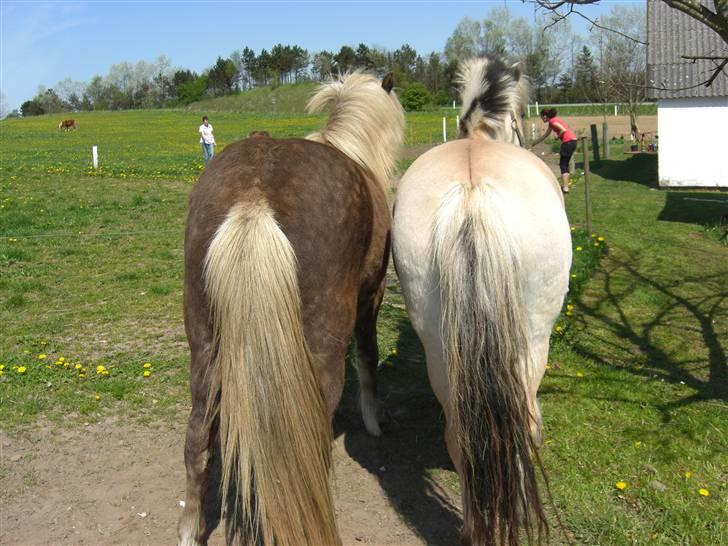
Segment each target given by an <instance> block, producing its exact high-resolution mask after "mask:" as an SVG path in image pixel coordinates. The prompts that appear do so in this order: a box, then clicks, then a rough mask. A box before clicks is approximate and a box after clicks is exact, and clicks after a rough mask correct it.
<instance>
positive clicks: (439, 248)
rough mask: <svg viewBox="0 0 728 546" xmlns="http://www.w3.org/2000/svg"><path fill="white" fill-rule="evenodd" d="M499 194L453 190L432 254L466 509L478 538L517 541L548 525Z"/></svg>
mask: <svg viewBox="0 0 728 546" xmlns="http://www.w3.org/2000/svg"><path fill="white" fill-rule="evenodd" d="M498 199H499V194H498V193H497V191H496V190H495V189H492V188H488V187H487V181H486V182H485V183H483V184H481V185H460V186H457V187H455V188H453V189H452V190H451V191H450V192H449V193H448V194H447V195H446V198H445V200H444V201H443V203H442V205H441V207H440V209H439V210H438V213H437V217H436V221H435V224H434V228H433V257H434V260H435V266H436V270H437V271H439V275H440V300H441V304H442V333H443V345H444V354H445V361H446V364H447V372H448V379H449V385H450V396H449V406H448V408H447V411H448V427H450V428H451V430H450V434H454V436H455V438H456V440H457V450H458V455H459V461H455V462H456V465H457V464H458V462H459V468H458V471H459V472H460V473H461V483H462V488H463V504H464V506H463V511H464V513H465V514H466V525H472V528H470V529H466V531H469V532H470V536H471V538H472V543H473V544H488V545H491V544H509V545H513V544H518V536H519V525H520V524H523V525H524V527H525V529H526V531H527V533H528V538H529V541H530V540H532V538H533V533H534V530H535V531H536V533H537V535H538V537H539V538H540V537H541V535H542V532H543V531H547V526H546V519H545V514H544V510H543V505H542V502H541V498H540V495H539V491H538V485H537V482H536V468H540V462H539V460H538V455H537V453H536V451H535V446H534V442H533V439H532V437H531V427H532V424H533V420H534V416H533V415H531V413H530V411H529V405H528V398H527V377H528V370H529V368H528V366H529V348H528V337H527V335H526V332H525V327H526V326H525V321H526V317H525V314H524V312H523V301H522V295H521V287H520V285H519V278H520V276H519V263H518V256H517V254H516V248H517V247H516V246H514V244H513V241H511V238H510V236H509V235H508V233H507V231H506V229H505V227H504V226H505V223H504V219H503V217H502V215H501V213H500V212H499V207H498V206H497V200H498Z"/></svg>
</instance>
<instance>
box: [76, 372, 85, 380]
mask: <svg viewBox="0 0 728 546" xmlns="http://www.w3.org/2000/svg"><path fill="white" fill-rule="evenodd" d="M78 377H80V378H81V379H83V378H85V377H86V374H85V373H80V374H78Z"/></svg>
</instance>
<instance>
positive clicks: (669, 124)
mask: <svg viewBox="0 0 728 546" xmlns="http://www.w3.org/2000/svg"><path fill="white" fill-rule="evenodd" d="M657 128H658V133H659V141H658V142H659V148H658V149H659V154H658V159H657V164H658V170H659V177H660V186H661V187H671V188H674V187H709V188H716V187H722V188H728V97H709V98H684V99H661V100H659V101H658V103H657Z"/></svg>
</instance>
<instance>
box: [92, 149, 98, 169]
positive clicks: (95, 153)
mask: <svg viewBox="0 0 728 546" xmlns="http://www.w3.org/2000/svg"><path fill="white" fill-rule="evenodd" d="M91 161H92V163H93V166H94V171H96V170H98V168H99V149H98V148H97V147H96V146H95V145H94V146H91Z"/></svg>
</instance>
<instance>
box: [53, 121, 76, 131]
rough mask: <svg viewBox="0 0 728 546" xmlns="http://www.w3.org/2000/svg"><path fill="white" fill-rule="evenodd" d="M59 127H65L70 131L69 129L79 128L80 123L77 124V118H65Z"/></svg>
mask: <svg viewBox="0 0 728 546" xmlns="http://www.w3.org/2000/svg"><path fill="white" fill-rule="evenodd" d="M58 128H59V129H65V130H66V131H68V130H69V129H77V128H78V125H77V124H76V120H75V119H64V120H63V121H62V122H60V123H59V124H58Z"/></svg>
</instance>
